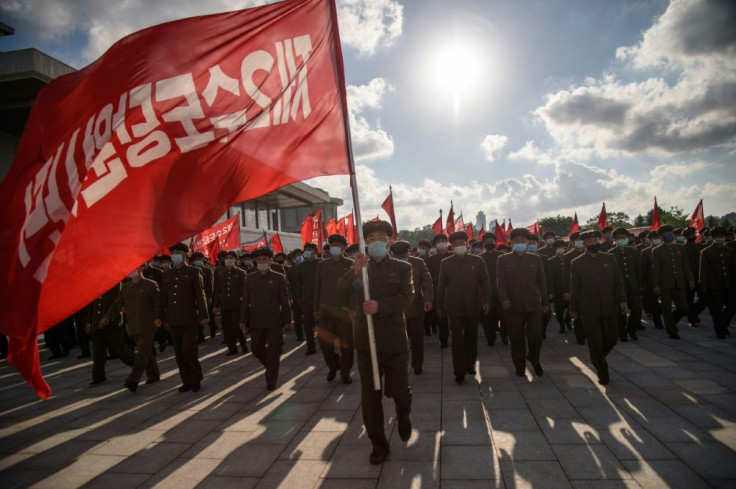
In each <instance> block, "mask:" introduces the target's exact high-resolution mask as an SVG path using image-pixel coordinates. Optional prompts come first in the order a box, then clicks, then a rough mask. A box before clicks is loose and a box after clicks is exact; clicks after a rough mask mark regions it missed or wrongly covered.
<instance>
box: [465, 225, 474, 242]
mask: <svg viewBox="0 0 736 489" xmlns="http://www.w3.org/2000/svg"><path fill="white" fill-rule="evenodd" d="M465 234H467V235H468V241H470V240H471V239H473V238H474V234H475V231H473V225H472V224H468V225H467V226H465Z"/></svg>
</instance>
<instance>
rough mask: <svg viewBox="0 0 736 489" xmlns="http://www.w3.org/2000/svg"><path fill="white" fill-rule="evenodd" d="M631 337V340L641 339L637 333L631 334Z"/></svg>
mask: <svg viewBox="0 0 736 489" xmlns="http://www.w3.org/2000/svg"><path fill="white" fill-rule="evenodd" d="M629 336H631V339H632V340H634V341H636V340H638V339H639V337H638V336H637V335H636V333H629Z"/></svg>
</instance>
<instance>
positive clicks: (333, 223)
mask: <svg viewBox="0 0 736 489" xmlns="http://www.w3.org/2000/svg"><path fill="white" fill-rule="evenodd" d="M325 228H326V229H327V236H332V235H333V234H337V219H335V218H334V217H333V218H332V219H328V220H327V224H325Z"/></svg>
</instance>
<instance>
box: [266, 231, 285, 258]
mask: <svg viewBox="0 0 736 489" xmlns="http://www.w3.org/2000/svg"><path fill="white" fill-rule="evenodd" d="M269 241H270V242H271V250H273V252H274V253H283V252H284V245H283V244H282V243H281V236H279V233H276V234H274V235H273V236H271V239H270V240H269Z"/></svg>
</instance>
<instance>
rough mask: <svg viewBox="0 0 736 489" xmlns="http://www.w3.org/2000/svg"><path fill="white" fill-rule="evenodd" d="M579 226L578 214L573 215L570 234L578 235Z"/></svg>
mask: <svg viewBox="0 0 736 489" xmlns="http://www.w3.org/2000/svg"><path fill="white" fill-rule="evenodd" d="M579 232H580V225H579V224H578V213H577V212H576V213H575V217H574V218H573V220H572V228H570V234H573V233H579Z"/></svg>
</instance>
